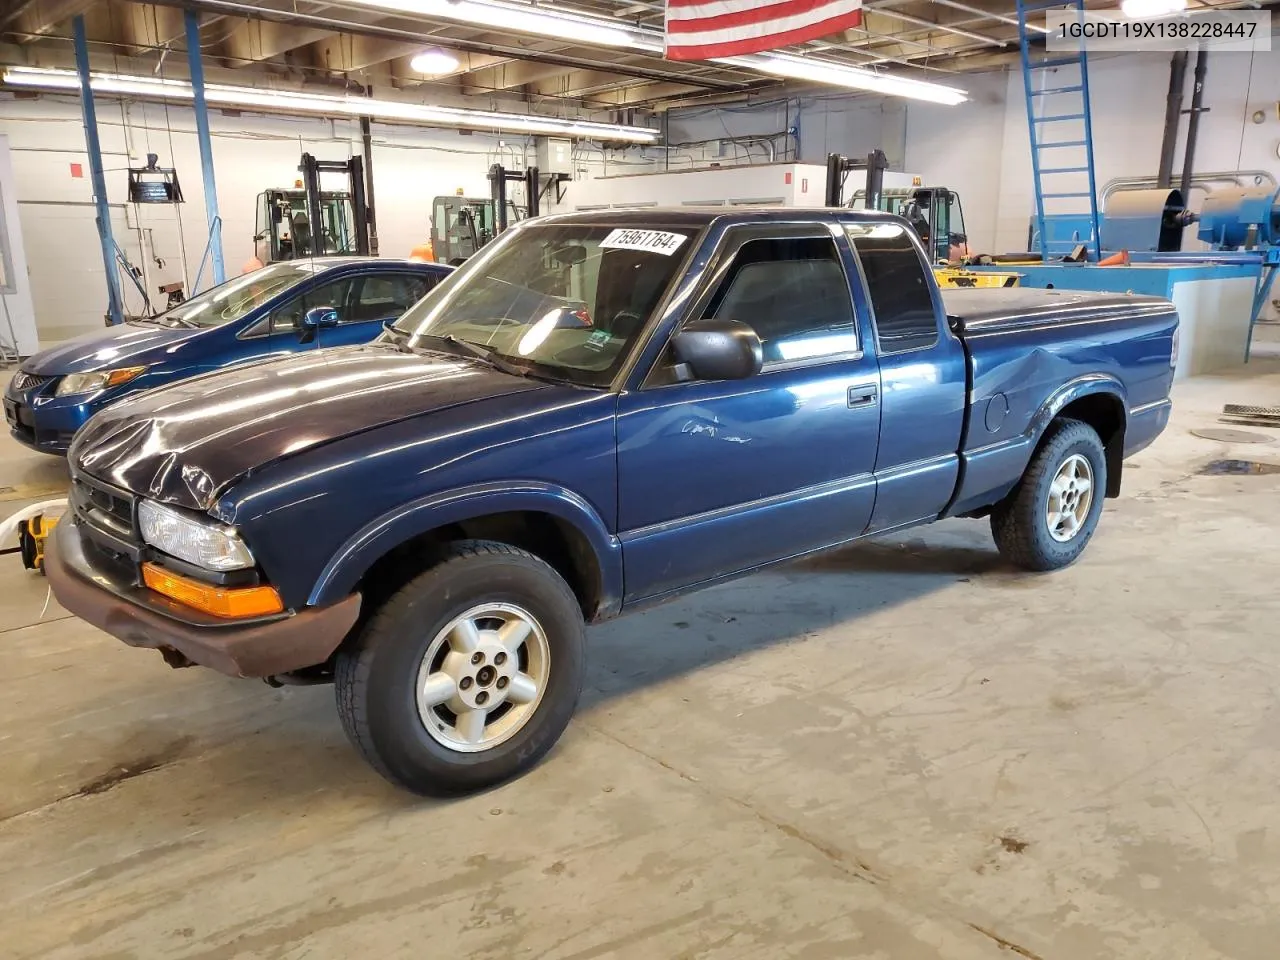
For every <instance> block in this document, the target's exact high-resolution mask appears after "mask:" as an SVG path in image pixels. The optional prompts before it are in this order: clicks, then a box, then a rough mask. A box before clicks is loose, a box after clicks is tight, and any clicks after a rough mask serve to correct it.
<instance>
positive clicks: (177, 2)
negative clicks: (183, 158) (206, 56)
mask: <svg viewBox="0 0 1280 960" xmlns="http://www.w3.org/2000/svg"><path fill="white" fill-rule="evenodd" d="M151 2H152V3H154V4H155V5H156V6H161V7H180V8H184V9H185V8H192V9H197V10H208V11H210V12H214V13H225V14H229V15H230V16H234V17H244V18H246V19H250V20H252V19H259V20H271V21H274V22H276V23H284V24H290V25H294V26H303V27H316V28H319V29H322V30H331V31H333V32H334V33H349V34H353V35H356V36H364V37H375V38H378V39H382V40H402V41H406V42H409V43H421V44H423V45H424V46H446V47H449V48H450V49H453V50H461V51H462V52H464V53H487V54H491V55H494V56H500V57H511V58H513V59H519V60H531V61H534V62H535V63H548V64H551V65H553V66H561V67H572V68H574V69H581V70H603V71H606V72H609V73H616V74H619V75H621V76H628V77H638V78H640V79H643V80H663V81H668V82H672V83H687V84H694V85H696V86H699V87H705V88H707V89H710V90H746V89H749V88H751V87H754V86H757V85H758V81H747V80H743V81H733V80H712V79H709V78H706V77H691V76H690V75H689V74H685V73H672V72H670V71H667V70H659V69H653V68H650V67H639V66H635V65H633V64H628V63H621V62H619V61H618V60H608V61H606V60H592V59H589V58H584V57H570V56H564V55H562V54H558V53H544V52H542V51H539V50H528V49H525V48H524V47H509V46H505V45H502V44H495V43H487V42H481V41H476V40H455V39H453V38H452V37H441V36H433V35H431V34H427V33H418V32H416V31H414V30H401V29H399V28H397V27H381V26H376V25H374V24H369V23H359V22H356V21H350V20H338V19H335V18H333V17H322V16H318V15H316V14H312V13H294V12H293V11H290V10H273V9H271V8H270V7H258V6H254V5H253V4H249V3H240V2H238V0H151Z"/></svg>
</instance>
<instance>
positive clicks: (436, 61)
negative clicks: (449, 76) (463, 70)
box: [409, 50, 458, 77]
mask: <svg viewBox="0 0 1280 960" xmlns="http://www.w3.org/2000/svg"><path fill="white" fill-rule="evenodd" d="M409 69H410V70H412V71H413V72H414V73H422V74H426V75H427V76H430V77H438V76H440V75H441V74H442V73H453V71H455V70H457V69H458V58H457V57H455V56H454V55H453V54H452V53H450V52H449V51H448V50H423V51H422V53H420V54H418V55H417V56H416V57H414V58H413V59H412V60H410V61H409Z"/></svg>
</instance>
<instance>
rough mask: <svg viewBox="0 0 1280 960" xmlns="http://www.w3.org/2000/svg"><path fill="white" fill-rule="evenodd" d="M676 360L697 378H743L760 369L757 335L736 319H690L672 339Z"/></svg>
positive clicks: (760, 352) (761, 352)
mask: <svg viewBox="0 0 1280 960" xmlns="http://www.w3.org/2000/svg"><path fill="white" fill-rule="evenodd" d="M671 346H672V348H673V349H674V350H675V354H676V360H677V361H678V362H679V363H681V364H684V365H685V366H687V367H688V368H689V370H690V371H691V372H692V373H693V375H694V376H695V377H697V378H698V379H699V380H743V379H746V378H747V377H753V376H755V375H756V374H757V373H759V372H760V367H761V365H762V364H763V363H764V351H763V348H762V347H761V345H760V337H759V336H758V335H757V334H756V332H755V331H754V330H752V329H751V327H750V326H748V325H747V324H745V323H742V322H741V321H738V320H715V319H706V320H694V321H691V322H690V323H686V324H685V325H684V328H683V329H682V330H681V331H680V332H679V333H677V334H676V335H675V337H674V338H672V341H671Z"/></svg>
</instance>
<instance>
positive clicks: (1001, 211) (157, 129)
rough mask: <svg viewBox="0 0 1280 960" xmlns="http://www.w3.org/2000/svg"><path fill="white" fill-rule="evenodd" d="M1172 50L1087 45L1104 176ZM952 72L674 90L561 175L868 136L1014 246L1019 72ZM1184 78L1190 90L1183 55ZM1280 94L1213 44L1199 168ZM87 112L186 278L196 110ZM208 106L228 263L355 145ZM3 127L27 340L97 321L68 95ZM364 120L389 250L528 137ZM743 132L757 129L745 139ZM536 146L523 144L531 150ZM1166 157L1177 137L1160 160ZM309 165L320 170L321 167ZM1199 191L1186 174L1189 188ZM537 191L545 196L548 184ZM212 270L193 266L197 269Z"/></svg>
mask: <svg viewBox="0 0 1280 960" xmlns="http://www.w3.org/2000/svg"><path fill="white" fill-rule="evenodd" d="M1168 66H1169V59H1168V57H1167V56H1166V55H1162V54H1133V55H1124V56H1115V57H1094V58H1092V59H1091V61H1090V71H1091V73H1090V82H1091V86H1092V90H1093V118H1094V141H1095V144H1096V146H1095V150H1096V155H1095V163H1096V165H1097V172H1098V185H1099V189H1101V188H1102V187H1103V186H1104V185H1105V184H1106V183H1107V182H1108V181H1109V180H1111V179H1113V178H1116V177H1122V176H1125V177H1128V176H1141V175H1151V174H1154V173H1155V170H1156V166H1157V162H1158V158H1159V152H1160V139H1161V134H1162V130H1163V119H1164V100H1165V93H1166V90H1167V86H1168ZM957 82H958V85H960V86H963V87H964V88H966V89H967V90H968V91H969V95H970V97H971V98H972V99H971V102H969V103H966V104H964V105H962V106H959V107H944V106H936V105H933V104H927V103H917V102H906V101H903V100H897V99H891V98H877V97H853V96H844V95H839V94H833V93H824V94H822V95H817V96H811V97H799V98H795V97H793V98H790V99H788V100H779V99H773V100H771V101H769V102H762V103H760V104H755V105H746V104H734V105H727V106H721V107H710V106H707V107H697V108H687V109H681V110H674V111H672V112H671V113H670V114H669V117H668V121H667V122H668V136H669V139H670V141H671V142H672V143H676V144H687V145H686V146H681V147H677V148H674V149H672V150H670V151H669V155H668V152H664V151H663V150H662V149H660V148H649V149H646V150H634V149H633V150H629V151H613V150H610V151H607V152H606V151H604V150H602V149H601V148H600V147H598V146H594V145H579V146H577V147H576V148H575V163H574V167H575V176H577V177H586V176H596V175H599V174H601V173H611V174H617V173H622V172H632V173H633V172H641V171H643V170H645V169H653V170H661V169H664V168H665V167H668V166H669V167H670V168H671V169H677V168H679V167H681V166H686V167H687V166H690V165H700V164H704V163H709V162H717V163H721V164H726V165H727V164H731V163H740V162H754V163H761V162H767V161H768V159H769V158H770V156H771V155H772V156H774V157H775V158H776V159H778V160H782V159H799V160H802V161H806V162H822V161H823V159H824V158H825V156H826V154H827V153H828V152H830V151H835V152H840V153H845V154H848V155H851V156H856V155H860V154H864V153H866V152H867V151H869V150H871V149H873V148H875V147H880V148H882V149H884V150H885V152H886V154H887V155H888V157H889V160H890V163H891V165H892V167H893V168H894V169H898V170H905V171H908V172H911V173H917V174H919V175H921V176H922V177H923V178H924V181H925V182H926V183H931V184H939V185H946V186H949V187H952V188H953V189H956V190H958V191H959V192H960V194H961V197H962V200H963V203H964V210H965V216H966V220H967V224H968V230H969V234H970V237H971V238H972V242H973V243H974V244H975V245H976V246H977V248H979V249H982V250H987V251H997V252H998V251H1006V250H1015V249H1016V250H1020V249H1023V248H1025V245H1026V239H1027V224H1028V218H1029V217H1030V215H1031V211H1032V205H1033V194H1032V185H1031V166H1030V156H1029V151H1028V148H1027V143H1028V138H1027V121H1026V113H1025V106H1024V101H1023V96H1022V79H1021V75H1020V74H1019V73H1018V72H1017V71H1016V70H1000V71H997V72H992V73H987V74H969V75H964V76H962V77H959V78H957ZM1187 82H1188V96H1187V101H1186V102H1188V103H1189V99H1190V98H1189V90H1190V82H1191V78H1190V71H1188V79H1187ZM1278 99H1280V55H1277V54H1275V53H1259V54H1255V55H1253V56H1247V55H1243V54H1225V55H1218V56H1212V55H1211V56H1210V60H1209V66H1208V75H1207V79H1206V89H1205V106H1206V107H1208V113H1206V114H1205V115H1204V116H1203V117H1202V120H1201V126H1200V138H1199V143H1198V145H1197V149H1196V163H1195V166H1196V170H1197V171H1221V170H1237V169H1245V170H1253V169H1259V170H1265V171H1268V172H1270V173H1272V174H1273V175H1275V176H1277V178H1280V161H1278V160H1277V157H1276V150H1277V145H1278V144H1280V114H1278V113H1277V109H1278V108H1277V100H1278ZM1257 110H1261V111H1263V113H1264V120H1263V122H1261V123H1254V122H1253V120H1252V114H1253V113H1254V111H1257ZM98 116H99V124H100V126H101V133H102V142H103V150H104V153H105V157H104V163H105V166H106V168H107V171H108V173H107V182H108V189H109V192H110V197H109V199H110V201H111V203H112V216H113V223H114V225H115V231H116V239H117V240H118V242H119V243H120V245H121V246H122V247H123V248H124V250H125V251H126V253H127V254H128V256H129V257H130V259H131V260H132V261H133V262H134V263H135V264H139V265H140V261H141V259H142V257H141V256H140V244H139V231H138V226H139V224H138V222H137V220H136V219H135V217H134V213H133V209H132V208H130V207H128V206H127V205H126V203H125V191H126V175H125V173H124V170H125V167H126V166H128V165H129V163H130V160H129V157H130V155H132V156H133V157H134V161H133V162H134V163H135V164H136V163H138V162H140V161H141V158H142V157H143V156H144V155H145V154H146V153H147V152H153V153H156V154H158V155H159V157H160V164H161V165H162V166H176V167H177V169H178V172H179V176H180V177H181V180H182V188H183V192H184V194H185V196H186V201H187V202H186V203H185V204H183V205H182V207H181V210H180V211H179V212H180V214H181V219H182V230H181V233H179V230H178V224H177V217H176V216H175V215H174V211H173V210H172V209H170V208H168V207H152V208H143V212H144V216H143V222H142V224H141V226H142V228H143V229H144V230H147V229H149V230H150V231H151V233H150V237H151V243H152V245H153V246H154V249H155V253H156V256H157V257H159V259H161V260H163V261H164V265H163V266H160V265H159V264H157V263H155V262H154V261H153V262H151V263H150V264H149V265H148V273H149V279H150V281H151V283H150V286H151V289H152V290H153V291H154V290H155V288H156V287H157V286H158V285H159V284H160V283H164V282H169V281H171V280H176V279H181V277H182V256H181V248H182V244H183V243H185V247H186V262H187V265H188V269H189V273H190V275H189V277H188V281H190V280H192V279H194V275H195V272H196V269H197V267H198V264H199V261H200V257H201V253H202V252H203V250H204V246H205V240H206V236H207V234H206V225H205V218H204V206H203V197H202V193H201V178H200V161H199V154H198V151H197V146H196V140H195V135H194V118H193V116H192V113H191V111H190V110H189V109H184V108H181V107H173V106H171V107H169V109H168V115H167V116H166V112H165V108H164V107H163V106H161V105H157V104H141V103H128V104H122V103H120V102H119V101H114V100H108V99H103V100H100V101H99V107H98ZM210 123H211V126H212V132H213V150H214V163H215V170H216V176H217V186H218V200H219V206H220V209H221V213H222V218H223V243H224V250H225V255H226V263H227V269H228V272H229V273H235V272H238V271H239V269H240V266H241V264H243V263H244V262H245V260H247V259H248V258H249V256H250V255H251V253H252V249H253V246H252V237H253V231H254V226H255V225H254V200H255V198H256V196H257V194H258V193H259V192H260V191H261V190H263V189H265V188H268V187H279V186H286V187H287V186H291V185H292V184H293V183H294V181H295V179H296V178H297V176H298V174H297V170H296V168H297V163H298V157H299V155H300V154H301V153H302V152H303V151H310V152H312V153H314V154H315V155H316V156H318V157H320V158H322V159H343V158H345V157H347V156H349V155H351V154H352V153H360V152H362V148H361V144H360V135H359V127H358V124H357V123H356V122H355V121H327V120H318V119H313V118H308V119H293V118H287V117H264V116H252V115H249V114H242V115H229V114H227V113H223V112H219V111H213V112H212V114H211V116H210ZM788 127H792V128H794V129H795V131H796V136H795V138H794V139H790V140H789V139H788V138H787V137H785V136H780V134H782V132H783V131H785V130H787V129H788ZM1183 127H1184V130H1185V122H1184V124H1183ZM0 135H5V136H7V137H8V138H9V141H10V145H11V149H12V160H13V167H14V175H15V183H16V189H17V195H18V206H19V210H20V218H21V226H22V230H23V233H24V235H25V240H26V259H27V262H28V263H29V264H31V290H32V297H33V300H34V304H35V314H36V318H37V327H38V332H39V335H40V339H41V342H42V343H46V344H47V343H49V342H52V341H56V340H60V339H64V338H66V337H68V336H72V335H74V334H76V333H80V332H84V331H87V330H93V329H98V328H100V327H101V325H102V322H103V320H102V315H103V312H104V310H105V303H106V294H105V284H104V280H103V273H102V262H101V256H100V253H99V248H98V243H97V237H96V233H95V230H94V226H93V207H92V204H91V196H90V181H89V178H88V169H87V161H86V158H85V152H84V132H83V129H82V127H81V121H80V110H79V104H78V102H77V101H76V100H75V99H74V98H68V97H52V96H44V97H39V98H35V99H16V98H14V97H12V96H11V95H7V94H0ZM374 135H375V143H374V176H375V189H376V199H377V216H378V232H379V239H380V244H381V252H382V253H383V254H384V255H386V256H404V255H407V253H408V252H409V251H410V250H411V249H412V248H413V246H414V245H415V244H417V243H419V242H421V241H422V240H423V239H425V238H426V237H427V236H428V230H429V216H430V209H431V200H432V198H433V197H435V196H438V195H443V194H452V193H454V192H455V191H456V190H457V189H458V188H461V189H463V190H464V191H465V192H466V193H467V194H468V195H471V196H475V195H479V196H487V195H488V183H487V181H486V179H485V173H486V171H487V169H488V167H489V164H491V163H494V162H498V161H501V162H503V163H505V164H508V165H509V166H512V167H516V168H520V167H523V166H524V165H525V164H526V149H527V147H528V146H529V144H527V143H526V141H525V140H524V139H523V138H514V139H506V140H500V138H498V137H496V136H490V135H485V134H479V133H477V134H473V135H464V134H461V133H459V132H457V131H453V130H430V129H424V128H412V127H392V126H388V125H385V124H376V123H375V125H374ZM752 137H760V138H762V139H761V140H759V141H756V142H750V139H751V138H752ZM500 144H502V145H501V146H500ZM770 144H772V147H770ZM771 149H772V154H771V152H770V151H771ZM532 160H533V154H532V150H531V149H530V150H528V162H532ZM1181 162H1182V144H1181V143H1180V144H1179V147H1178V153H1177V162H1176V165H1175V171H1176V170H1179V169H1180V168H1181ZM76 163H78V164H81V165H82V166H83V172H84V176H83V177H81V178H75V177H73V176H72V175H71V172H70V171H71V164H76ZM1175 177H1176V172H1175ZM324 183H325V185H326V186H329V185H330V184H331V181H328V180H325V181H324ZM569 189H570V190H572V187H571V186H570V187H569ZM1202 197H1203V194H1194V195H1193V206H1197V205H1198V204H1199V202H1200V200H1201V199H1202ZM567 199H568V198H566V200H567ZM543 209H544V211H549V210H554V209H555V207H554V204H548V203H547V202H546V201H545V200H544V207H543ZM180 238H181V241H182V242H181V243H180V242H179V240H180ZM208 275H209V270H208V268H206V271H205V278H206V279H205V281H204V285H207V284H208ZM188 289H189V287H188ZM124 292H125V296H126V298H127V305H128V307H129V308H131V309H135V310H136V309H137V308H138V307H139V306H140V301H139V298H138V294H137V292H136V290H134V289H133V288H132V287H131V286H130V285H128V284H125V286H124Z"/></svg>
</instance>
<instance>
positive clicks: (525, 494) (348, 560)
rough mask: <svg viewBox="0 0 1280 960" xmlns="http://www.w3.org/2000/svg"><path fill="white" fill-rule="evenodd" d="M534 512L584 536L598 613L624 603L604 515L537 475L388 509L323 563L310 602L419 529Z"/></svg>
mask: <svg viewBox="0 0 1280 960" xmlns="http://www.w3.org/2000/svg"><path fill="white" fill-rule="evenodd" d="M512 511H532V512H537V513H546V514H549V515H551V516H554V517H556V518H558V519H560V520H564V521H565V522H567V523H569V524H571V525H572V526H573V527H574V528H575V529H577V530H578V532H579V533H581V534H582V535H583V537H585V538H586V540H587V542H588V543H589V544H590V545H591V550H592V553H593V554H594V555H595V560H596V566H597V568H598V570H599V573H600V587H601V590H600V608H599V611H598V616H601V617H606V616H611V615H613V614H614V613H616V612H617V609H620V608H621V605H622V544H621V542H620V541H619V540H618V538H617V537H615V536H614V535H613V534H611V533H610V532H609V530H608V527H606V525H605V523H604V520H603V518H601V516H600V514H599V513H598V512H597V511H596V509H595V508H594V507H593V506H592V505H591V504H590V503H588V502H587V501H586V500H585V499H584V498H583V497H581V496H579V495H578V494H576V493H574V492H573V491H572V490H569V489H566V488H564V487H560V486H557V485H555V484H550V483H543V482H540V481H536V480H521V481H509V482H496V483H482V484H474V485H472V486H468V487H461V488H458V489H455V490H448V491H444V492H441V493H433V494H429V495H428V496H425V497H421V498H419V499H417V500H412V501H410V502H409V503H406V504H404V505H402V506H400V507H397V508H395V509H394V510H390V511H388V512H387V513H385V514H383V515H382V516H380V517H377V518H375V519H374V520H372V521H370V522H369V523H367V524H365V525H364V526H363V527H361V528H360V529H359V530H357V531H356V532H355V533H354V534H352V536H350V537H349V538H348V539H347V541H346V542H345V543H343V544H342V546H341V547H339V548H338V550H337V551H335V553H334V555H333V556H332V557H331V558H330V559H329V562H328V563H327V564H325V567H324V569H323V570H322V571H321V572H320V576H319V577H318V578H317V579H316V582H315V585H314V586H313V587H312V588H311V594H310V596H309V597H308V598H307V604H308V606H324V605H327V604H330V603H336V602H337V601H339V600H341V599H342V598H343V597H345V596H347V595H348V594H349V593H350V592H351V591H352V590H353V589H355V585H356V584H357V583H359V582H360V578H361V577H362V576H364V574H365V573H366V572H367V571H368V569H369V568H370V567H371V566H373V564H374V562H375V561H377V560H378V559H379V558H381V557H383V556H385V555H386V554H387V553H388V552H389V551H390V550H392V549H393V548H395V547H397V546H399V545H400V544H402V543H404V542H405V541H407V540H410V539H412V538H413V537H416V536H418V535H420V534H423V533H427V532H428V531H430V530H434V529H436V528H437V527H443V526H447V525H448V524H451V523H461V522H463V521H465V520H472V519H475V518H476V517H482V516H485V515H486V514H492V513H508V512H512Z"/></svg>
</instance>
